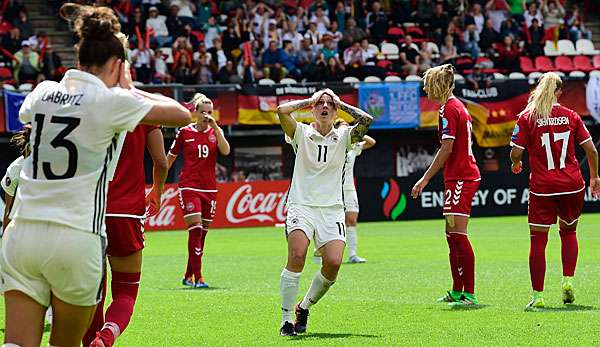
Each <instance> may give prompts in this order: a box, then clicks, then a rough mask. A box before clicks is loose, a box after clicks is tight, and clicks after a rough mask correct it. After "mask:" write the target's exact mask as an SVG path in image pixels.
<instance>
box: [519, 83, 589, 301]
mask: <svg viewBox="0 0 600 347" xmlns="http://www.w3.org/2000/svg"><path fill="white" fill-rule="evenodd" d="M561 87H562V81H561V79H560V77H559V76H558V75H557V74H555V73H553V72H548V73H545V74H544V75H543V76H542V78H541V79H540V82H539V84H538V85H537V87H536V88H535V90H534V91H533V92H532V93H531V95H530V96H529V100H528V103H527V107H525V110H524V111H523V112H521V114H520V115H519V120H518V121H517V125H515V129H514V131H513V136H512V141H511V146H512V150H511V152H510V159H511V161H512V171H513V172H514V173H520V172H521V171H522V170H523V165H522V162H521V159H522V158H523V152H524V151H525V150H527V151H528V152H529V167H530V168H531V175H530V176H529V214H528V222H529V233H530V236H531V238H530V239H531V245H530V249H529V273H530V275H531V285H532V287H533V295H532V298H531V301H530V302H529V303H528V304H527V306H525V309H526V310H536V309H539V308H543V307H544V297H543V291H544V277H545V275H546V244H547V243H548V231H549V230H550V226H551V225H553V224H555V223H556V219H557V217H558V221H559V234H560V240H561V244H562V266H563V278H562V292H563V303H565V304H570V303H573V301H575V294H574V289H573V276H574V275H575V266H576V264H577V253H578V245H577V236H576V234H575V231H576V228H577V221H578V220H579V215H580V214H581V209H582V208H583V197H584V195H585V192H584V190H585V181H584V180H583V177H582V175H581V170H580V169H579V163H578V162H577V158H576V157H575V145H576V144H579V145H580V146H581V147H582V148H583V150H584V151H585V153H586V156H587V159H588V164H589V170H590V187H591V188H592V192H593V193H594V194H595V195H597V194H599V193H600V178H598V153H597V151H596V147H595V146H594V143H593V141H592V137H591V136H590V133H589V132H588V131H587V129H586V127H585V125H584V124H583V121H582V120H581V117H580V116H579V115H578V114H577V113H576V112H575V111H572V110H570V109H568V108H566V107H564V106H562V105H560V104H559V103H557V100H558V98H559V97H560V94H561V92H562V91H561Z"/></svg>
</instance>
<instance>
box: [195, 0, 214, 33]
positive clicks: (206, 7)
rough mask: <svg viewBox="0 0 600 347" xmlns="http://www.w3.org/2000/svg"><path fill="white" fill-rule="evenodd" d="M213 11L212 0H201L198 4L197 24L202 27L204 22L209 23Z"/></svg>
mask: <svg viewBox="0 0 600 347" xmlns="http://www.w3.org/2000/svg"><path fill="white" fill-rule="evenodd" d="M211 13H212V4H211V3H210V0H200V2H199V3H198V5H197V6H196V24H197V25H198V27H200V28H202V27H203V26H204V24H206V23H208V18H210V16H211Z"/></svg>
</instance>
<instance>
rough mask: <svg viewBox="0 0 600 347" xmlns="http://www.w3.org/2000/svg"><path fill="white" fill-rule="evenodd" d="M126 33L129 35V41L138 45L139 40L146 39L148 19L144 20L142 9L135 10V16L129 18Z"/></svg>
mask: <svg viewBox="0 0 600 347" xmlns="http://www.w3.org/2000/svg"><path fill="white" fill-rule="evenodd" d="M125 31H126V34H127V35H129V41H130V42H132V43H134V44H136V45H137V42H138V40H141V41H144V39H145V38H146V18H144V15H143V14H142V9H141V8H140V7H136V8H135V9H134V10H133V15H132V16H131V18H129V22H128V26H127V28H126V30H125Z"/></svg>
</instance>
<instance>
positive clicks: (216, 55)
mask: <svg viewBox="0 0 600 347" xmlns="http://www.w3.org/2000/svg"><path fill="white" fill-rule="evenodd" d="M208 53H210V56H211V60H212V61H214V62H215V64H216V65H217V71H218V70H221V68H222V67H223V66H225V65H226V64H227V56H226V55H225V51H224V50H223V43H222V42H221V39H220V38H218V37H215V38H214V39H213V46H212V47H211V48H210V49H208Z"/></svg>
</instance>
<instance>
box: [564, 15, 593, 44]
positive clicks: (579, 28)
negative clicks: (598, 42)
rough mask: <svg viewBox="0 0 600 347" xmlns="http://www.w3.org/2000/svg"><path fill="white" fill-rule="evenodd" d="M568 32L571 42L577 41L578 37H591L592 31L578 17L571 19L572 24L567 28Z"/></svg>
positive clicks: (589, 38)
mask: <svg viewBox="0 0 600 347" xmlns="http://www.w3.org/2000/svg"><path fill="white" fill-rule="evenodd" d="M569 34H570V35H571V40H573V42H577V40H579V39H588V40H591V39H592V32H591V31H590V30H587V29H586V28H585V27H584V26H583V23H582V22H581V21H580V20H579V19H575V20H574V21H573V24H572V25H571V27H570V28H569Z"/></svg>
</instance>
